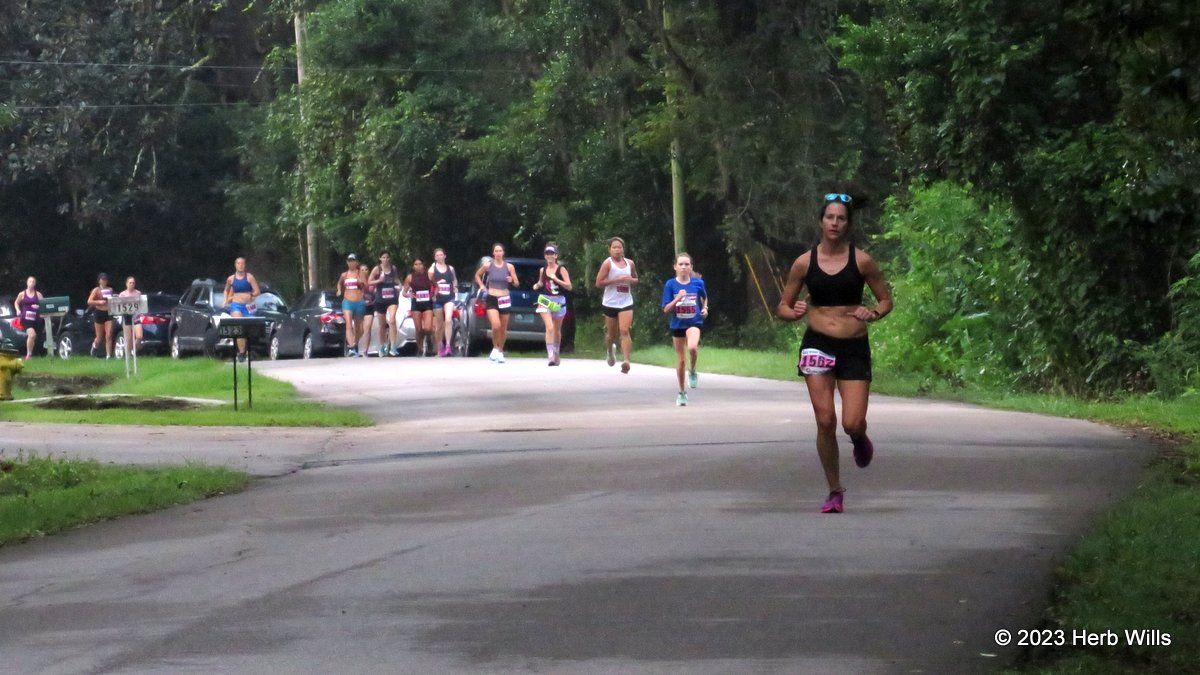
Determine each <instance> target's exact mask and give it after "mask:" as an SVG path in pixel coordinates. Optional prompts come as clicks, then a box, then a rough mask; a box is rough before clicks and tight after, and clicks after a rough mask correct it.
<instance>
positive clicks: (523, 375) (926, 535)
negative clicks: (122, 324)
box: [0, 358, 1150, 673]
mask: <svg viewBox="0 0 1200 675" xmlns="http://www.w3.org/2000/svg"><path fill="white" fill-rule="evenodd" d="M263 370H264V371H269V372H270V374H271V375H273V376H276V377H280V378H283V379H287V380H290V381H292V382H294V383H296V384H297V386H298V387H299V388H300V390H301V391H302V392H304V393H305V394H307V395H310V396H313V397H317V398H320V399H322V400H325V401H328V402H330V403H333V404H336V405H348V406H354V407H358V408H360V409H363V410H365V411H367V412H368V413H370V414H371V415H373V416H374V417H375V418H376V420H377V421H378V423H379V424H378V426H376V427H374V428H371V429H355V430H343V431H324V430H282V431H276V430H262V429H251V430H247V429H221V430H211V429H209V430H205V429H186V430H178V432H176V431H174V430H164V429H162V428H156V429H153V430H152V432H146V431H145V430H139V429H129V428H125V429H117V428H100V427H86V428H67V429H65V430H64V429H62V428H55V429H53V430H51V433H46V432H45V430H44V428H41V427H36V426H34V425H14V424H0V436H2V437H3V438H4V439H5V440H4V441H3V445H4V447H5V449H6V451H11V450H12V449H13V448H15V447H17V446H20V447H26V448H31V449H37V450H39V451H41V452H50V453H60V452H61V453H74V454H80V453H82V454H91V455H94V456H99V457H102V458H112V459H118V460H121V461H129V460H134V461H161V460H168V461H171V460H181V459H183V458H202V459H207V460H210V461H217V462H221V463H228V464H231V465H235V466H240V467H244V468H248V469H249V470H251V471H254V472H256V473H258V474H260V475H267V476H271V477H269V478H266V479H264V480H261V481H259V482H257V483H256V484H255V486H254V487H252V488H251V489H250V490H248V491H247V492H245V493H242V494H238V495H233V496H229V497H223V498H219V499H214V500H210V501H207V502H204V503H200V504H193V505H190V506H186V507H181V508H177V509H172V510H169V511H165V512H161V513H156V514H151V515H147V516H139V517H133V518H127V519H122V520H120V521H115V522H110V523H103V524H100V525H96V526H92V527H88V528H84V529H81V530H78V531H75V532H71V533H68V534H64V535H61V536H56V537H51V538H48V539H46V540H42V541H36V542H31V543H29V544H25V545H21V546H14V547H10V548H6V549H0V602H3V604H4V611H3V612H0V654H3V658H4V663H5V668H11V669H14V670H20V671H27V670H38V669H44V670H55V671H112V670H120V671H125V670H137V671H143V670H169V671H178V670H187V669H192V670H202V671H210V670H238V671H267V670H271V671H275V670H298V671H309V672H329V671H334V670H336V671H376V672H377V671H380V670H387V671H398V672H420V673H425V672H446V671H480V670H488V671H492V670H530V669H532V670H544V671H554V672H601V671H602V672H641V671H655V672H661V671H676V670H678V671H688V672H713V673H725V672H747V671H754V672H763V671H773V672H789V673H794V672H835V671H836V672H909V671H912V670H923V671H925V672H962V671H982V670H990V669H995V668H997V667H999V666H1000V665H1001V664H1002V663H1003V661H1004V660H1005V659H1006V658H1009V657H1011V656H1012V655H1013V654H1014V652H1013V651H1012V648H1011V647H1010V648H1008V649H1005V648H1001V647H998V646H996V645H995V644H994V642H993V641H992V635H993V633H994V632H995V631H996V630H997V629H999V628H1008V629H1010V630H1014V629H1017V628H1029V627H1034V626H1035V624H1036V620H1037V617H1038V612H1039V611H1040V610H1041V607H1042V603H1043V602H1044V599H1045V597H1046V593H1047V591H1048V583H1049V575H1050V572H1051V570H1052V569H1053V566H1054V564H1055V563H1056V562H1057V561H1058V560H1060V559H1061V557H1062V555H1063V554H1064V553H1065V551H1067V550H1069V548H1070V547H1071V545H1072V544H1073V543H1074V542H1075V541H1076V540H1077V539H1078V537H1079V535H1080V534H1081V533H1082V532H1083V531H1085V530H1086V528H1087V527H1088V526H1089V525H1091V524H1092V523H1094V522H1095V520H1096V518H1097V516H1098V514H1099V513H1100V512H1101V511H1103V510H1104V509H1106V508H1108V507H1109V506H1111V505H1112V504H1113V503H1114V502H1115V501H1116V500H1117V499H1118V498H1119V497H1120V496H1122V495H1124V494H1125V493H1127V492H1128V491H1129V489H1130V487H1131V486H1132V484H1133V482H1134V481H1135V480H1136V479H1137V477H1138V476H1139V475H1140V472H1141V467H1142V465H1143V464H1144V462H1145V460H1146V458H1147V457H1148V455H1149V451H1150V449H1149V448H1148V447H1146V446H1145V445H1143V444H1141V443H1139V442H1136V441H1133V440H1130V439H1129V438H1126V437H1125V436H1124V435H1123V434H1121V433H1119V432H1117V431H1114V430H1112V429H1109V428H1106V427H1102V426H1098V425H1093V424H1089V423H1084V422H1078V421H1072V420H1063V419H1055V418H1049V417H1041V416H1036V415H1027V414H1019V413H1008V412H997V411H990V410H985V409H981V408H975V407H971V406H964V405H955V404H945V403H936V402H927V401H911V400H905V399H894V398H886V397H876V398H873V399H872V401H871V406H872V407H871V412H870V416H869V420H870V423H871V435H872V438H873V439H874V440H875V444H876V448H877V450H878V453H877V458H876V460H875V463H874V464H872V466H871V467H870V468H868V469H866V470H859V469H856V468H855V467H854V466H853V463H852V462H850V461H849V460H847V461H846V462H844V467H845V468H844V472H845V476H846V478H845V482H846V484H847V487H848V488H849V491H848V493H847V497H846V504H847V512H846V513H845V514H842V515H833V516H829V515H826V516H822V515H820V514H818V513H817V508H818V507H819V505H820V503H821V501H822V500H823V498H824V497H825V488H824V484H823V480H822V478H821V472H820V467H819V464H818V462H817V459H816V454H815V450H814V449H813V440H812V438H813V435H814V426H813V422H812V417H811V413H810V411H809V408H808V403H807V401H806V400H805V396H804V393H803V387H802V386H801V385H800V384H798V383H795V382H786V383H785V382H772V381H767V380H758V379H749V378H736V377H728V376H712V375H704V374H702V375H701V381H700V389H698V390H696V391H695V392H694V393H693V395H692V397H691V399H692V401H691V405H689V406H688V407H686V408H676V407H675V406H674V405H673V398H674V391H673V389H674V386H673V382H674V375H673V373H672V372H671V371H668V370H664V369H659V368H651V367H647V366H638V365H635V366H634V369H633V372H631V373H630V374H629V375H624V376H623V375H621V374H620V373H618V372H617V371H616V370H615V369H610V368H608V367H606V366H605V365H604V364H603V363H597V362H588V361H566V362H564V364H563V366H561V367H560V368H557V369H554V368H547V367H546V365H545V363H544V362H543V361H541V360H537V359H514V360H510V361H509V363H507V364H504V365H495V364H491V363H488V362H487V361H484V360H481V359H471V360H465V359H451V360H441V359H423V360H419V359H411V358H410V359H391V360H388V359H384V360H378V359H358V360H348V359H343V360H334V361H309V362H282V363H272V364H264V365H263ZM148 433H149V434H161V436H158V435H147V434H148ZM80 434H83V435H84V436H83V439H84V440H83V441H81V440H80ZM129 434H136V435H137V437H138V439H139V443H138V446H139V447H137V448H132V447H128V446H127V445H123V444H122V443H121V439H122V438H125V437H127V436H128V435H129ZM989 655H995V656H989Z"/></svg>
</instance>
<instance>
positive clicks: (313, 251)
mask: <svg viewBox="0 0 1200 675" xmlns="http://www.w3.org/2000/svg"><path fill="white" fill-rule="evenodd" d="M293 23H294V24H295V26H296V94H297V102H298V103H299V105H300V124H301V127H302V128H303V125H304V100H303V97H302V95H301V93H300V92H301V90H302V89H303V88H304V13H303V12H299V11H298V12H296V15H295V20H294V22H293ZM300 157H301V159H300V171H301V173H302V174H303V172H304V159H303V157H304V153H303V152H301V153H300ZM300 182H301V184H302V185H303V190H304V214H305V215H304V221H305V222H304V239H305V243H306V244H307V249H308V255H307V256H306V257H307V258H308V261H307V262H308V277H307V281H308V288H307V289H306V290H310V291H311V290H313V289H315V288H317V228H316V226H315V225H313V222H312V217H311V215H310V214H309V213H308V182H307V181H306V180H304V176H303V175H301V181H300Z"/></svg>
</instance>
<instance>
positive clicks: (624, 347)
mask: <svg viewBox="0 0 1200 675" xmlns="http://www.w3.org/2000/svg"><path fill="white" fill-rule="evenodd" d="M617 323H618V329H619V330H620V332H621V355H622V356H624V357H625V362H624V364H623V365H622V366H621V370H624V371H628V370H629V355H630V353H631V352H632V351H633V337H632V335H631V334H630V329H632V328H633V310H632V309H628V310H624V311H622V312H621V313H620V314H618V315H617Z"/></svg>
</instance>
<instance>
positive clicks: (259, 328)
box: [217, 316, 267, 411]
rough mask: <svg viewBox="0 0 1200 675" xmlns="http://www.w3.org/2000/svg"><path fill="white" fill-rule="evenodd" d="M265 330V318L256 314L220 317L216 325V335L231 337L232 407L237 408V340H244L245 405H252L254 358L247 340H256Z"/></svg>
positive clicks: (251, 406) (250, 406) (249, 406)
mask: <svg viewBox="0 0 1200 675" xmlns="http://www.w3.org/2000/svg"><path fill="white" fill-rule="evenodd" d="M266 332H267V320H266V319H263V318H260V317H256V316H233V317H222V318H221V323H220V324H218V325H217V336H218V337H227V338H233V340H234V347H235V348H234V357H233V409H234V410H235V411H236V410H237V409H238V374H237V370H238V368H237V349H236V346H237V340H239V339H244V340H246V342H247V344H246V407H247V408H253V407H254V373H253V369H252V368H251V363H253V360H254V350H252V349H250V345H249V342H250V341H251V340H257V339H259V338H261V337H262V336H263V335H265V334H266Z"/></svg>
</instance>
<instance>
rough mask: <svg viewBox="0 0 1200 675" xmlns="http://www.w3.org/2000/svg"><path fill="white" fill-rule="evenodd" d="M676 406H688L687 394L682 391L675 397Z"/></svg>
mask: <svg viewBox="0 0 1200 675" xmlns="http://www.w3.org/2000/svg"><path fill="white" fill-rule="evenodd" d="M675 405H678V406H685V405H687V394H685V393H683V392H682V391H681V392H679V394H678V395H676V396H675Z"/></svg>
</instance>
